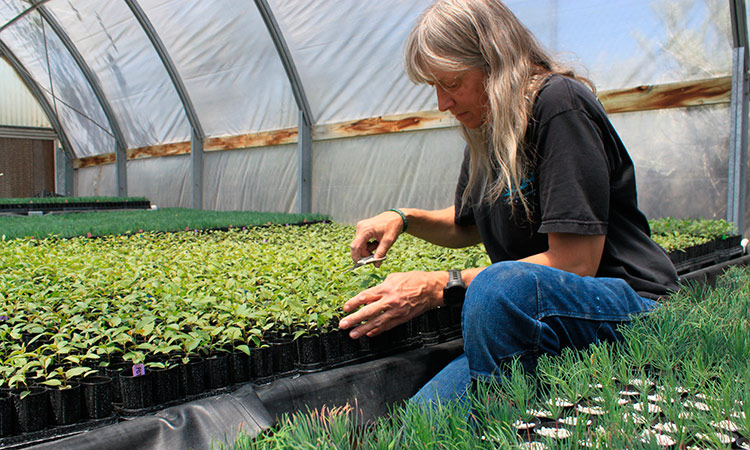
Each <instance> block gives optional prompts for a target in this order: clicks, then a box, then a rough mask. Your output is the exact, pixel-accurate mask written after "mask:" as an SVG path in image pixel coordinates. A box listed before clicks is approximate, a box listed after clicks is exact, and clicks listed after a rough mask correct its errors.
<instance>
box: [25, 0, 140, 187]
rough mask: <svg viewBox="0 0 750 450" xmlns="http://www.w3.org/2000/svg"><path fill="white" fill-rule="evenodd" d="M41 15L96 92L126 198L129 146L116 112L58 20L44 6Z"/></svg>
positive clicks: (118, 181) (119, 184) (117, 174)
mask: <svg viewBox="0 0 750 450" xmlns="http://www.w3.org/2000/svg"><path fill="white" fill-rule="evenodd" d="M39 13H40V14H41V15H42V17H43V18H44V20H45V21H47V23H48V24H49V25H50V27H51V28H52V30H53V31H54V32H55V33H56V34H57V37H59V38H60V41H62V43H63V45H64V46H65V48H66V49H67V50H68V52H69V53H70V55H71V56H72V57H73V59H74V60H75V62H76V64H78V68H79V69H81V72H82V73H83V76H84V77H85V78H86V80H87V81H88V82H89V85H90V86H91V90H92V91H94V95H95V96H96V99H97V100H98V101H99V105H100V106H101V107H102V110H103V111H104V115H105V116H106V117H107V121H108V122H109V126H110V129H111V130H112V136H113V137H114V139H115V145H116V146H117V147H116V151H115V160H116V165H117V170H116V171H115V173H116V176H117V193H118V196H120V197H126V196H127V192H128V185H127V171H126V163H127V161H126V160H127V153H126V151H127V145H126V144H125V137H124V136H123V134H122V129H121V128H120V124H119V122H118V121H117V118H116V117H115V114H114V111H113V110H112V107H111V106H110V104H109V102H108V101H107V98H106V96H105V95H104V91H102V87H101V84H100V83H99V79H98V78H96V75H94V73H93V72H92V71H91V68H90V67H89V66H88V64H86V61H85V60H84V59H83V56H82V55H81V53H80V52H79V51H78V49H77V48H76V46H75V44H73V41H71V40H70V37H69V36H68V34H67V33H66V32H65V30H63V28H62V27H61V26H60V24H59V23H58V22H57V20H55V18H54V17H53V16H52V14H50V12H49V11H47V9H46V8H45V7H44V6H40V7H39Z"/></svg>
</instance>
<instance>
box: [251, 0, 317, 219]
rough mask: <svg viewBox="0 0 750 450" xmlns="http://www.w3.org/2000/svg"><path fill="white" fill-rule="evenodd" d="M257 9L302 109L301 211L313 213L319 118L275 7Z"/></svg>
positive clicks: (258, 1)
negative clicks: (315, 138) (314, 142)
mask: <svg viewBox="0 0 750 450" xmlns="http://www.w3.org/2000/svg"><path fill="white" fill-rule="evenodd" d="M255 6H257V7H258V11H259V12H260V15H261V17H262V18H263V22H264V23H265V24H266V28H267V29H268V33H269V34H270V35H271V39H272V40H273V44H274V46H276V51H277V52H278V54H279V58H281V63H282V64H283V65H284V71H286V76H287V78H289V83H291V85H292V92H293V93H294V99H295V100H296V101H297V107H298V108H299V122H298V132H297V135H298V144H297V145H298V147H297V148H298V152H297V153H298V158H299V177H298V184H299V187H298V190H297V195H298V197H299V212H300V213H302V214H306V213H309V212H311V210H312V206H311V205H312V201H311V197H312V126H313V124H314V123H315V119H314V117H313V115H312V110H311V109H310V103H309V102H308V101H307V95H305V89H304V86H303V85H302V79H301V78H300V76H299V73H298V72H297V67H296V66H295V65H294V59H293V58H292V53H291V52H290V51H289V47H288V46H287V45H286V41H285V40H284V36H283V35H282V34H281V29H280V28H279V24H278V23H277V22H276V18H275V17H274V15H273V11H271V7H270V6H268V2H266V0H255Z"/></svg>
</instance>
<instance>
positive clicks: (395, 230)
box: [350, 213, 402, 266]
mask: <svg viewBox="0 0 750 450" xmlns="http://www.w3.org/2000/svg"><path fill="white" fill-rule="evenodd" d="M394 216H395V217H394ZM401 226H402V221H401V218H400V217H399V216H398V215H395V214H392V213H391V214H388V213H381V214H378V215H377V216H375V217H372V218H369V219H366V220H361V221H359V222H358V223H357V231H356V233H355V236H354V239H353V240H352V243H351V244H350V248H351V256H352V260H354V261H355V262H356V261H359V260H360V259H361V258H363V257H365V256H369V255H372V254H373V252H374V255H375V257H376V258H383V257H385V254H386V253H388V249H390V248H391V246H392V245H393V243H394V242H396V239H398V234H399V232H400V230H401ZM377 266H379V264H377Z"/></svg>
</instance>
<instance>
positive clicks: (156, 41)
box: [125, 0, 206, 209]
mask: <svg viewBox="0 0 750 450" xmlns="http://www.w3.org/2000/svg"><path fill="white" fill-rule="evenodd" d="M125 3H126V4H127V5H128V8H130V11H132V12H133V15H134V16H135V18H136V20H138V23H139V24H140V25H141V28H143V31H144V32H145V33H146V36H148V39H149V41H151V45H153V46H154V49H155V50H156V53H157V54H158V55H159V58H160V59H161V62H162V64H164V68H166V69H167V73H168V74H169V78H170V79H171V80H172V84H174V87H175V89H176V90H177V95H179V97H180V101H181V102H182V106H183V108H184V109H185V114H186V115H187V119H188V121H189V122H190V128H191V130H190V131H191V132H190V160H191V164H192V167H193V180H192V187H193V198H192V205H191V206H192V207H193V208H195V209H202V208H203V140H204V139H205V138H206V135H205V134H204V133H203V127H202V126H201V122H200V119H199V118H198V114H197V113H196V111H195V107H194V106H193V102H192V100H190V95H189V94H188V91H187V89H186V88H185V84H184V83H183V82H182V77H180V73H179V72H178V71H177V68H176V67H175V65H174V62H173V61H172V58H171V57H170V56H169V52H167V48H166V47H165V46H164V43H163V42H162V41H161V38H160V37H159V34H158V33H157V32H156V29H155V28H154V26H153V25H152V24H151V21H150V20H149V19H148V16H146V13H145V12H144V11H143V9H141V6H140V5H139V4H138V2H137V1H136V0H125Z"/></svg>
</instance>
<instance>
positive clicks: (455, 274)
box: [448, 269, 463, 285]
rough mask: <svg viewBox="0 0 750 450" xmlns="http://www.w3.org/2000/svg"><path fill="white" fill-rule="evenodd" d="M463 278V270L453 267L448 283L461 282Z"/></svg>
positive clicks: (449, 273)
mask: <svg viewBox="0 0 750 450" xmlns="http://www.w3.org/2000/svg"><path fill="white" fill-rule="evenodd" d="M462 281H463V280H462V279H461V271H460V270H456V269H451V270H449V271H448V284H449V285H450V284H452V283H460V282H462Z"/></svg>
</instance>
